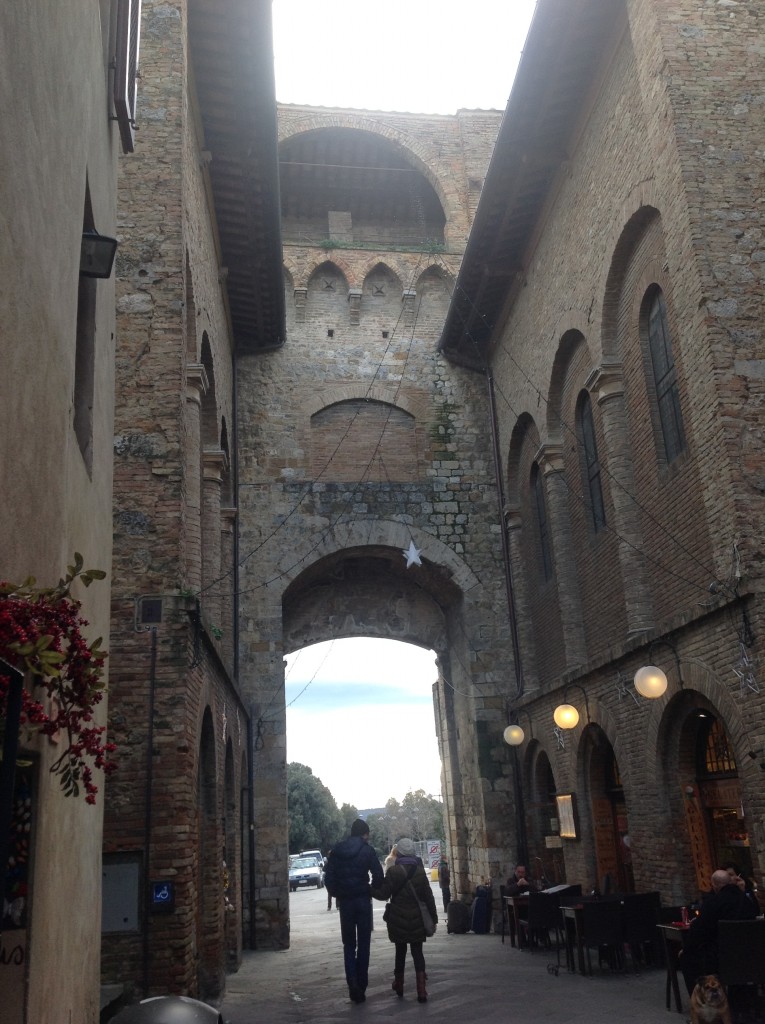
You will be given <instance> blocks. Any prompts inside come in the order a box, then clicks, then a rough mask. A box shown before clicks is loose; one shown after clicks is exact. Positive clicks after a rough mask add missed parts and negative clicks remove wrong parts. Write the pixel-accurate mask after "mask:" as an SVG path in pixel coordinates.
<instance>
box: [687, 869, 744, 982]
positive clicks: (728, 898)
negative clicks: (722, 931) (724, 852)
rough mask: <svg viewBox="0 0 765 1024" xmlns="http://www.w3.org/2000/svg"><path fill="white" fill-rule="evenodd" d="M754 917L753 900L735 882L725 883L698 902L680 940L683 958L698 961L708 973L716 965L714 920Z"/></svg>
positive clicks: (737, 919)
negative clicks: (693, 918)
mask: <svg viewBox="0 0 765 1024" xmlns="http://www.w3.org/2000/svg"><path fill="white" fill-rule="evenodd" d="M756 916H757V909H756V908H755V906H754V904H753V903H752V901H751V900H750V899H749V898H748V897H747V896H746V895H745V894H744V893H743V892H742V891H741V890H740V889H739V887H738V886H737V885H733V884H731V885H724V886H723V887H722V889H720V890H718V892H715V893H712V895H711V896H708V897H707V898H706V899H705V900H704V902H703V903H702V904H701V911H700V913H699V916H698V917H697V918H696V919H695V920H693V921H692V922H691V926H690V928H689V929H688V931H687V932H686V933H685V937H684V939H683V957H684V958H687V959H688V961H690V959H691V958H693V960H694V961H700V966H701V967H702V970H703V971H706V972H707V973H708V972H709V971H713V970H715V969H716V967H717V922H718V921H751V920H753V919H754V918H755V917H756Z"/></svg>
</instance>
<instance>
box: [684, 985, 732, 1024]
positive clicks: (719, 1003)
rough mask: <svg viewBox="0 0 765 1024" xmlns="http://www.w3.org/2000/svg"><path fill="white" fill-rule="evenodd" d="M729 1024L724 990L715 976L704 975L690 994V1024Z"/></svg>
mask: <svg viewBox="0 0 765 1024" xmlns="http://www.w3.org/2000/svg"><path fill="white" fill-rule="evenodd" d="M718 1021H719V1022H720V1024H731V1015H730V1006H728V997H727V996H726V994H725V989H724V988H723V987H722V985H721V984H720V980H719V978H718V977H717V975H715V974H705V975H704V977H702V978H699V980H698V981H697V982H696V987H695V988H694V990H693V992H692V993H691V1022H692V1024H717V1022H718Z"/></svg>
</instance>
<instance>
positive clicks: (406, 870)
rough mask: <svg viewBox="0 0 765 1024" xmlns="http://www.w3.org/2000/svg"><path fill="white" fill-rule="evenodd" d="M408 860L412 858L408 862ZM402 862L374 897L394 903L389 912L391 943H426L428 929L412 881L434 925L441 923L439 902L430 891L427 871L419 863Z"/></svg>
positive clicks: (390, 872)
mask: <svg viewBox="0 0 765 1024" xmlns="http://www.w3.org/2000/svg"><path fill="white" fill-rule="evenodd" d="M407 860H408V858H407ZM407 860H404V861H402V860H398V861H396V863H395V864H394V865H393V867H391V868H388V871H387V873H386V875H385V881H384V882H383V884H382V885H381V886H380V888H379V889H372V895H373V896H374V897H375V899H378V900H387V899H390V910H389V911H388V920H387V921H386V922H385V923H386V924H387V925H388V938H389V939H390V941H391V942H425V940H426V938H427V936H426V935H425V928H424V926H423V923H422V914H421V913H420V908H419V906H418V904H417V900H416V899H415V898H414V896H413V894H412V890H411V889H410V888H409V886H408V885H407V884H406V882H407V878H410V880H411V882H412V885H413V886H414V891H415V892H416V893H417V895H418V896H419V897H420V899H421V900H422V902H423V903H424V904H425V906H426V907H427V908H428V910H429V911H430V916H431V917H432V918H433V921H434V922H435V921H438V915H437V913H436V901H435V900H434V899H433V890H432V889H431V888H430V882H429V881H428V878H427V875H426V874H425V869H424V868H423V866H422V864H420V863H419V862H418V863H416V864H413V863H412V862H411V861H409V863H407Z"/></svg>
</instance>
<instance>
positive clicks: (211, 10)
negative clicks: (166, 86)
mask: <svg viewBox="0 0 765 1024" xmlns="http://www.w3.org/2000/svg"><path fill="white" fill-rule="evenodd" d="M189 41H190V48H191V54H192V58H191V63H192V67H193V74H194V79H195V84H196V93H197V99H198V103H199V112H200V118H201V122H202V131H203V133H204V151H205V154H206V159H207V161H208V168H207V169H208V173H209V179H210V184H211V188H212V195H213V203H214V207H215V218H216V222H217V231H218V238H219V244H220V250H221V261H222V265H223V267H225V271H226V280H225V287H226V291H227V295H228V303H229V309H230V314H231V325H232V330H233V334H234V344H235V347H236V351H237V352H238V353H257V352H264V351H268V350H270V349H274V348H278V347H279V346H280V345H282V344H284V338H285V302H284V281H283V273H282V240H281V221H280V210H279V160H278V146H277V126H276V90H275V84H274V55H273V32H272V23H271V4H270V3H268V2H264V0H204V2H201V0H195V2H190V4H189Z"/></svg>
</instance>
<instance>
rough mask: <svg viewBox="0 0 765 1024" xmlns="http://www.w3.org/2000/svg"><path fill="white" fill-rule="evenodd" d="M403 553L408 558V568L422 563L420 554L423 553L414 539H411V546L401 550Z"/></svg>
mask: <svg viewBox="0 0 765 1024" xmlns="http://www.w3.org/2000/svg"><path fill="white" fill-rule="evenodd" d="M401 554H402V555H403V556H404V558H405V559H406V567H407V569H410V568H411V567H412V566H413V565H422V561H421V560H420V555H421V554H422V552H421V551H420V549H419V548H418V547H417V545H416V544H415V543H414V541H413V540H410V541H409V547H408V548H405V549H404V550H403V551H402V552H401Z"/></svg>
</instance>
